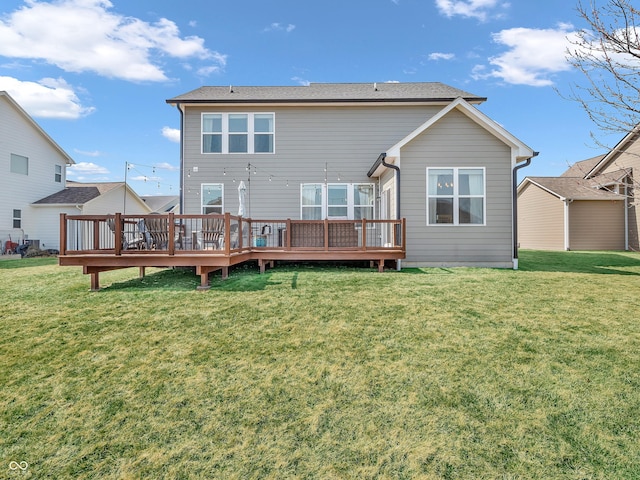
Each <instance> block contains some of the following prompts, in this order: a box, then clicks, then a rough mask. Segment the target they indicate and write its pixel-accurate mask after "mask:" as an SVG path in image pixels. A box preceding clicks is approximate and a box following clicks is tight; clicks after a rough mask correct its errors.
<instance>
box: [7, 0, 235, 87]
mask: <svg viewBox="0 0 640 480" xmlns="http://www.w3.org/2000/svg"><path fill="white" fill-rule="evenodd" d="M25 3H26V5H25V6H23V7H21V8H19V9H17V10H15V11H14V12H13V13H11V14H10V15H8V16H6V17H5V18H4V19H2V20H0V55H3V56H5V57H10V58H22V59H32V60H44V61H46V62H47V63H50V64H53V65H56V66H57V67H59V68H61V69H63V70H65V71H68V72H85V71H92V72H95V73H97V74H99V75H102V76H106V77H113V78H120V79H124V80H129V81H163V80H167V76H166V74H165V72H164V71H163V70H162V68H161V67H160V66H159V65H158V63H157V62H156V63H154V61H153V56H155V55H157V56H158V57H162V56H170V57H175V58H180V59H188V58H189V59H198V60H206V61H209V62H214V63H217V64H218V65H219V66H220V67H224V65H225V63H226V56H225V55H222V54H220V53H217V52H212V51H210V50H208V49H207V48H205V46H204V40H203V39H202V38H200V37H196V36H189V37H184V38H182V37H180V31H179V29H178V27H177V25H176V24H175V23H174V22H172V21H171V20H167V19H166V18H161V19H160V20H159V21H157V22H154V23H148V22H144V21H142V20H140V19H138V18H133V17H126V16H124V15H121V14H117V13H114V12H112V11H111V10H110V9H111V8H112V7H113V5H112V3H111V2H110V1H108V0H58V1H56V2H41V1H37V0H29V1H27V2H25Z"/></svg>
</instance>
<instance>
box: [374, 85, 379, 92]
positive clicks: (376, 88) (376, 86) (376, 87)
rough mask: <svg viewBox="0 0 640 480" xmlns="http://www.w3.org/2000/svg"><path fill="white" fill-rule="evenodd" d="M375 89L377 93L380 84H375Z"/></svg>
mask: <svg viewBox="0 0 640 480" xmlns="http://www.w3.org/2000/svg"><path fill="white" fill-rule="evenodd" d="M373 89H374V90H375V91H376V92H377V91H378V84H377V83H374V84H373Z"/></svg>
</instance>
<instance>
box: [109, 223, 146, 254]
mask: <svg viewBox="0 0 640 480" xmlns="http://www.w3.org/2000/svg"><path fill="white" fill-rule="evenodd" d="M107 226H108V227H109V230H111V232H112V233H113V234H114V235H115V234H116V221H115V220H114V219H113V218H108V219H107ZM127 237H129V238H127ZM120 243H121V245H122V249H123V250H144V249H145V248H146V246H147V242H146V239H145V236H144V234H143V233H142V232H140V231H139V232H134V233H133V236H131V235H128V234H127V232H125V230H124V229H123V230H122V233H121V234H120Z"/></svg>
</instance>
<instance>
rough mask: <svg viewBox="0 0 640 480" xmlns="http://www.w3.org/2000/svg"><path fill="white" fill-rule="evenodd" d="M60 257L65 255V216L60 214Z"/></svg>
mask: <svg viewBox="0 0 640 480" xmlns="http://www.w3.org/2000/svg"><path fill="white" fill-rule="evenodd" d="M59 250H60V255H66V253H67V214H66V213H61V214H60V248H59Z"/></svg>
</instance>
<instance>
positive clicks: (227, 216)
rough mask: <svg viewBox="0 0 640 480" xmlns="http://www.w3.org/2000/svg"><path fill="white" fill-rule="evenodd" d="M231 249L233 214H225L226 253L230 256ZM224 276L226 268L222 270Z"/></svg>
mask: <svg viewBox="0 0 640 480" xmlns="http://www.w3.org/2000/svg"><path fill="white" fill-rule="evenodd" d="M230 251H231V214H230V213H229V212H225V214H224V254H225V255H226V256H227V257H228V256H229V253H230ZM222 273H223V278H224V270H223V271H222Z"/></svg>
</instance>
